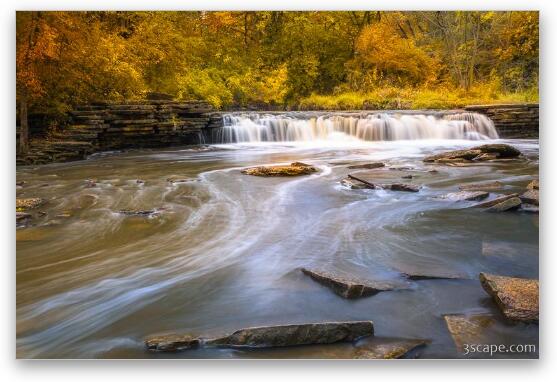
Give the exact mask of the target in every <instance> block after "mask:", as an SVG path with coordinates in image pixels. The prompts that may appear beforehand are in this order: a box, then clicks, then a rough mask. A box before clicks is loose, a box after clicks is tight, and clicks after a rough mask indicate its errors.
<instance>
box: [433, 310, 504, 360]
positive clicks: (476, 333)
mask: <svg viewBox="0 0 557 382" xmlns="http://www.w3.org/2000/svg"><path fill="white" fill-rule="evenodd" d="M443 318H444V319H445V323H446V324H447V329H449V333H451V337H452V338H453V341H454V343H455V346H456V349H457V350H458V352H459V353H462V354H463V353H464V352H465V347H466V345H467V344H482V343H483V342H484V341H485V337H486V332H487V331H488V329H489V328H490V327H491V326H493V324H494V323H495V319H494V318H493V317H492V316H490V315H480V314H478V315H471V316H466V315H463V314H448V315H445V316H443Z"/></svg>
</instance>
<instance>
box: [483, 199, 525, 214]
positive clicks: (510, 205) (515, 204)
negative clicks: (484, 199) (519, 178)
mask: <svg viewBox="0 0 557 382" xmlns="http://www.w3.org/2000/svg"><path fill="white" fill-rule="evenodd" d="M521 204H522V201H521V200H520V198H517V197H514V198H510V199H507V200H505V201H503V202H501V203H497V204H496V205H494V206H492V207H489V208H488V209H487V210H486V211H488V212H505V211H511V210H516V209H517V208H519V207H520V205H521Z"/></svg>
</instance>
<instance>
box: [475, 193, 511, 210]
mask: <svg viewBox="0 0 557 382" xmlns="http://www.w3.org/2000/svg"><path fill="white" fill-rule="evenodd" d="M517 196H518V194H509V195H500V196H497V197H496V198H495V199H492V200H488V201H485V202H482V203H478V204H474V205H473V206H472V207H474V208H490V207H493V206H495V205H497V204H499V203H502V202H504V201H505V200H508V199H512V198H516V197H517Z"/></svg>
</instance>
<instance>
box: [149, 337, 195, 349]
mask: <svg viewBox="0 0 557 382" xmlns="http://www.w3.org/2000/svg"><path fill="white" fill-rule="evenodd" d="M199 343H200V340H199V338H195V337H192V336H190V335H183V334H165V335H160V336H151V337H148V338H146V339H145V346H146V347H147V350H150V351H155V352H177V351H180V350H186V349H191V348H196V347H198V346H199Z"/></svg>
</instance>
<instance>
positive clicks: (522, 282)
mask: <svg viewBox="0 0 557 382" xmlns="http://www.w3.org/2000/svg"><path fill="white" fill-rule="evenodd" d="M479 278H480V282H481V284H482V287H483V288H484V290H485V291H486V292H487V293H488V294H489V295H490V296H491V297H492V298H493V300H494V301H495V303H496V304H497V306H498V307H499V309H501V311H502V312H503V315H504V316H505V317H507V318H508V319H510V320H514V321H523V322H538V318H539V283H538V280H533V279H522V278H516V277H506V276H497V275H492V274H488V273H480V276H479Z"/></svg>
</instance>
